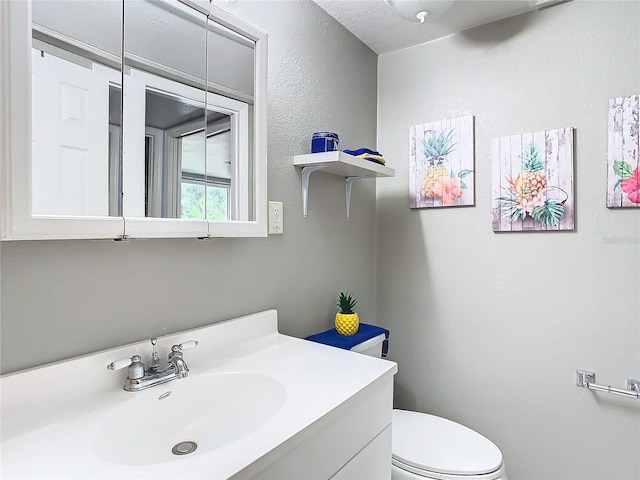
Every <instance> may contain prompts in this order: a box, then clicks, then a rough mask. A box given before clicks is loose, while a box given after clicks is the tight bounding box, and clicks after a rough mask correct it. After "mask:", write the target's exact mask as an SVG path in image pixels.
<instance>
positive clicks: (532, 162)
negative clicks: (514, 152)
mask: <svg viewBox="0 0 640 480" xmlns="http://www.w3.org/2000/svg"><path fill="white" fill-rule="evenodd" d="M546 186H547V176H546V175H545V173H544V162H543V161H541V160H539V159H538V150H537V149H536V146H535V145H534V144H533V143H532V144H531V145H529V148H528V149H527V150H525V151H524V155H523V159H522V174H521V175H520V181H519V182H518V184H517V186H516V192H517V193H518V196H519V197H520V199H521V200H526V201H527V202H530V201H532V200H533V199H534V198H536V197H537V196H538V195H539V194H540V192H541V191H542V189H543V188H545V187H546Z"/></svg>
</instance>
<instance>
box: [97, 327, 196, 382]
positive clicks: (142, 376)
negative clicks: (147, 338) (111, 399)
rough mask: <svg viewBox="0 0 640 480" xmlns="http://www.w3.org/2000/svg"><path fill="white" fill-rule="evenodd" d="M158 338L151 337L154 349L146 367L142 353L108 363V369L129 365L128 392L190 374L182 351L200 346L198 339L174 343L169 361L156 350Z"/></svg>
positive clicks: (117, 368)
mask: <svg viewBox="0 0 640 480" xmlns="http://www.w3.org/2000/svg"><path fill="white" fill-rule="evenodd" d="M157 342H158V339H157V338H152V339H151V345H152V347H153V351H152V353H151V360H150V361H149V367H148V368H145V366H144V364H143V363H142V358H141V357H140V355H134V356H133V357H131V358H125V359H123V360H116V361H115V362H111V363H110V364H109V365H107V370H119V369H121V368H124V367H129V370H128V372H129V373H128V375H127V379H126V380H125V382H124V387H123V388H124V389H125V390H126V391H127V392H138V391H140V390H144V389H145V388H150V387H153V386H155V385H160V384H162V383H167V382H170V381H171V380H175V379H177V378H185V377H186V376H187V375H189V367H188V366H187V363H186V362H185V361H184V358H183V356H182V351H183V350H187V349H189V348H194V347H197V346H198V342H197V341H196V340H189V341H188V342H184V343H181V344H180V345H173V346H172V347H171V353H169V358H168V361H166V362H161V361H160V358H159V357H158V353H157V352H156V343H157Z"/></svg>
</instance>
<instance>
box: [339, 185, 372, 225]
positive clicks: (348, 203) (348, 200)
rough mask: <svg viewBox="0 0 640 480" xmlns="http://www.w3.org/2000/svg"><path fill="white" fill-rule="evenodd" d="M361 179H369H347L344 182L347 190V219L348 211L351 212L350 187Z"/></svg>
mask: <svg viewBox="0 0 640 480" xmlns="http://www.w3.org/2000/svg"><path fill="white" fill-rule="evenodd" d="M363 178H370V177H367V176H362V177H347V179H346V180H345V184H346V189H347V218H349V215H350V210H351V187H352V185H353V182H355V181H356V180H362V179H363Z"/></svg>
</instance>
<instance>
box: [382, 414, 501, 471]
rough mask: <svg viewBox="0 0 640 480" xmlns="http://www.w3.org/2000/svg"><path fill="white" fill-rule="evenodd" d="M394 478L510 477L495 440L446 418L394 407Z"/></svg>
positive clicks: (392, 468)
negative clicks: (507, 474) (492, 440)
mask: <svg viewBox="0 0 640 480" xmlns="http://www.w3.org/2000/svg"><path fill="white" fill-rule="evenodd" d="M391 435H392V448H391V449H392V462H391V463H392V466H391V478H392V480H396V479H426V478H429V479H439V480H456V479H458V480H463V479H464V480H507V476H506V472H505V467H504V462H503V460H502V453H501V452H500V449H499V448H498V447H497V446H496V445H495V444H494V443H493V442H491V440H489V439H487V438H485V437H483V436H482V435H480V434H479V433H478V432H475V431H474V430H471V429H470V428H468V427H465V426H464V425H460V424H459V423H456V422H452V421H451V420H447V419H445V418H441V417H437V416H435V415H428V414H426V413H418V412H411V411H408V410H394V411H393V421H392V427H391Z"/></svg>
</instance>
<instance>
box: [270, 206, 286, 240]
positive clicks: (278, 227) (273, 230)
mask: <svg viewBox="0 0 640 480" xmlns="http://www.w3.org/2000/svg"><path fill="white" fill-rule="evenodd" d="M282 208H283V207H282V202H269V235H281V234H282V232H283V231H284V211H283V209H282Z"/></svg>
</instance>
